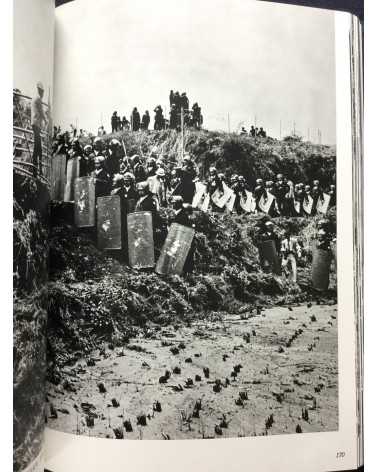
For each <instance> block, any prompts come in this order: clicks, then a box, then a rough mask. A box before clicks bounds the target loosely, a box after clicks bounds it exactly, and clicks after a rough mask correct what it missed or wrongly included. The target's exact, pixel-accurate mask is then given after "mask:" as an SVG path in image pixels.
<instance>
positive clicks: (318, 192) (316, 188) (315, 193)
mask: <svg viewBox="0 0 378 472" xmlns="http://www.w3.org/2000/svg"><path fill="white" fill-rule="evenodd" d="M311 196H312V199H313V201H314V204H313V214H315V213H316V207H317V204H318V200H319V199H323V191H322V189H321V188H320V183H319V180H314V182H313V186H312V190H311Z"/></svg>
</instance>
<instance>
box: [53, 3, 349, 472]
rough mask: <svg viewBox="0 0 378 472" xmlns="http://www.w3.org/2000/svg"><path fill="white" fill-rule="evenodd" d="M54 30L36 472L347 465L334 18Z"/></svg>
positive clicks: (247, 10)
mask: <svg viewBox="0 0 378 472" xmlns="http://www.w3.org/2000/svg"><path fill="white" fill-rule="evenodd" d="M56 16H57V29H56V31H57V36H56V61H57V62H56V69H55V70H56V74H55V110H54V111H55V113H54V122H55V125H56V128H55V131H56V132H55V136H54V138H55V149H56V154H55V155H54V158H53V168H54V169H56V170H55V175H56V180H57V181H59V182H60V184H59V185H57V190H56V194H55V196H54V198H53V200H54V201H53V203H52V222H53V228H52V240H51V265H50V281H51V292H50V310H49V319H48V341H49V345H50V347H51V349H50V350H49V370H48V382H47V406H48V408H49V409H50V410H51V411H53V412H55V414H54V415H50V417H49V418H48V427H49V428H48V432H47V444H48V451H47V456H48V457H47V459H48V467H49V468H50V469H51V470H52V471H53V472H60V471H62V472H63V471H64V472H67V471H70V470H76V469H79V468H80V470H88V471H91V472H93V471H97V470H98V471H100V470H103V469H104V468H105V467H111V468H112V470H117V471H118V470H119V471H121V470H125V468H129V469H131V470H163V469H164V470H171V469H172V470H173V469H177V468H178V467H180V470H192V469H193V465H194V466H195V467H196V469H197V470H203V471H212V470H214V471H215V470H217V471H219V470H241V469H242V468H243V469H244V468H245V469H246V470H249V469H252V468H258V470H262V471H270V470H280V471H281V470H282V471H290V472H292V471H303V470H309V471H324V470H334V471H336V470H346V469H348V468H354V467H355V466H356V464H357V434H356V424H357V418H356V386H355V372H356V365H355V353H356V351H355V328H354V326H355V313H354V277H353V226H352V209H353V206H352V203H353V202H352V196H353V195H352V187H351V185H352V154H351V128H350V82H349V81H350V78H349V42H348V34H349V26H350V23H349V20H350V17H349V16H347V15H343V14H341V15H338V14H337V15H335V14H334V13H333V12H330V11H324V10H317V9H309V8H303V7H293V6H286V5H285V6H283V5H276V4H269V3H265V2H244V1H234V2H232V3H230V2H228V1H223V0H221V1H217V2H206V3H205V4H204V3H203V2H199V1H196V0H191V1H183V2H180V3H177V2H173V1H169V0H167V1H164V2H163V3H159V4H156V2H152V1H149V0H147V1H145V2H143V3H138V4H136V3H135V2H128V1H119V0H107V1H104V0H98V1H96V3H95V4H94V3H93V2H89V1H88V0H75V1H74V2H69V3H68V4H66V5H63V6H61V7H59V8H58V9H57V12H56ZM62 169H64V171H62ZM340 255H342V257H341V256H340ZM338 256H339V257H338ZM208 439H214V441H210V442H209V441H205V440H208ZM215 439H219V440H223V441H215Z"/></svg>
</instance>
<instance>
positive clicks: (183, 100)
mask: <svg viewBox="0 0 378 472" xmlns="http://www.w3.org/2000/svg"><path fill="white" fill-rule="evenodd" d="M180 105H181V108H183V109H184V111H185V112H189V99H188V97H187V96H186V93H185V92H183V93H182V94H181V97H180ZM180 111H181V110H180Z"/></svg>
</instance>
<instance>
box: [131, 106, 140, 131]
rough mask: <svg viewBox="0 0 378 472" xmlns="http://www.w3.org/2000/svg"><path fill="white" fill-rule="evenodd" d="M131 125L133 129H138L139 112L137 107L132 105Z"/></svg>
mask: <svg viewBox="0 0 378 472" xmlns="http://www.w3.org/2000/svg"><path fill="white" fill-rule="evenodd" d="M131 127H132V130H133V131H139V129H140V114H139V111H138V109H137V107H134V109H133V112H132V114H131Z"/></svg>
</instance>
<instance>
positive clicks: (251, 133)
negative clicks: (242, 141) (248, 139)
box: [249, 126, 256, 138]
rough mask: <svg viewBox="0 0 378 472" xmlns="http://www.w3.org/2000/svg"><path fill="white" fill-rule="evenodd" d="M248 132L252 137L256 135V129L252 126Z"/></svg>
mask: <svg viewBox="0 0 378 472" xmlns="http://www.w3.org/2000/svg"><path fill="white" fill-rule="evenodd" d="M249 134H250V135H251V136H252V138H255V137H256V129H255V127H254V126H251V129H250V131H249Z"/></svg>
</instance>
